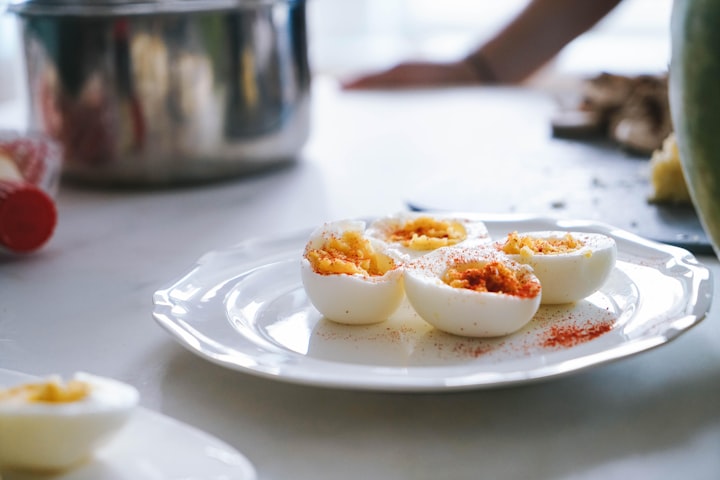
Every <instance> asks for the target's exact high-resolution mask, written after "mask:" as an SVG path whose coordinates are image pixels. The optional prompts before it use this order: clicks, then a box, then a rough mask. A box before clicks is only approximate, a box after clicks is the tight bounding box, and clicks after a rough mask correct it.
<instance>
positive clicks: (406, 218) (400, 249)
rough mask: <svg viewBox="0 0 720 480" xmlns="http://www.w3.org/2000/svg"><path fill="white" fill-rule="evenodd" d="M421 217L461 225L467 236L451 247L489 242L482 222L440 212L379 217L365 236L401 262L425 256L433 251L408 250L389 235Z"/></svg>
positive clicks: (402, 213)
mask: <svg viewBox="0 0 720 480" xmlns="http://www.w3.org/2000/svg"><path fill="white" fill-rule="evenodd" d="M422 217H428V218H431V219H434V220H438V221H448V222H457V223H459V224H461V225H462V226H463V227H464V228H465V232H466V234H467V236H466V238H465V239H464V240H462V241H460V242H458V243H456V244H455V245H451V246H467V245H474V244H486V243H490V241H491V240H490V235H489V233H488V229H487V227H486V226H485V223H484V222H482V221H480V220H477V219H472V218H469V217H463V216H458V215H455V214H450V213H440V212H432V213H429V212H400V213H396V214H393V215H388V216H385V217H381V218H378V219H376V220H374V221H373V222H371V223H370V225H369V226H368V228H367V231H366V234H367V236H368V237H371V238H376V239H378V240H380V241H383V242H385V243H386V244H387V252H388V254H389V255H391V256H393V257H394V258H398V259H400V260H402V261H409V260H412V259H414V258H418V257H420V256H422V255H426V254H428V253H430V252H432V251H433V250H432V249H429V250H416V249H413V248H409V247H407V246H405V245H403V244H402V243H401V242H396V241H391V240H390V235H391V234H392V233H393V232H395V231H396V230H399V229H402V228H403V227H404V226H405V225H406V224H407V223H408V222H411V221H413V220H416V219H418V218H422Z"/></svg>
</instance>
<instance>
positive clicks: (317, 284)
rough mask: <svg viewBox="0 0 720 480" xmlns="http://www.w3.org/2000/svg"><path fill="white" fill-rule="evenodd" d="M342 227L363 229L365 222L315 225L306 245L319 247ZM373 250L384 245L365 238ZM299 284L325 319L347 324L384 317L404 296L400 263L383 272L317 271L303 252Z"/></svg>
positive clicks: (385, 317)
mask: <svg viewBox="0 0 720 480" xmlns="http://www.w3.org/2000/svg"><path fill="white" fill-rule="evenodd" d="M345 231H357V232H360V233H364V231H365V222H362V221H356V220H341V221H337V222H331V223H328V224H325V225H323V226H322V227H319V228H318V229H316V230H315V231H314V232H313V233H312V234H311V235H310V238H309V240H308V243H307V246H306V250H305V251H306V252H307V251H308V249H317V248H320V247H322V245H323V244H324V242H325V241H326V240H327V239H328V238H329V237H330V236H333V235H336V236H337V235H342V233H343V232H345ZM368 240H369V241H370V244H371V245H372V247H373V248H374V250H375V251H376V252H378V253H380V254H384V253H383V252H384V250H385V245H384V244H383V243H382V242H380V241H378V240H377V239H372V238H369V239H368ZM300 274H301V279H302V284H303V287H304V289H305V293H306V294H307V297H308V299H309V300H310V303H312V305H313V306H314V307H315V308H316V309H317V310H318V311H319V312H320V313H321V314H322V315H323V316H324V317H326V318H327V319H328V320H332V321H334V322H337V323H344V324H349V325H367V324H373V323H379V322H382V321H384V320H386V319H387V318H388V317H389V316H390V315H392V314H393V313H394V312H395V310H397V308H398V307H399V306H400V303H401V302H402V300H403V297H404V291H403V277H402V267H401V265H400V264H399V263H398V265H397V268H395V269H391V270H389V271H387V272H386V273H385V274H384V275H382V276H371V275H361V274H352V275H351V274H345V273H341V274H325V273H317V272H316V271H315V270H314V269H313V267H312V265H311V263H310V261H308V260H307V259H306V258H305V256H303V258H302V259H301V263H300Z"/></svg>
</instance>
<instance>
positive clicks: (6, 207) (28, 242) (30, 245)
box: [0, 180, 57, 253]
mask: <svg viewBox="0 0 720 480" xmlns="http://www.w3.org/2000/svg"><path fill="white" fill-rule="evenodd" d="M56 224H57V209H56V208H55V202H54V201H53V200H52V198H50V196H49V195H48V194H47V193H45V192H44V191H43V190H41V189H40V188H38V187H36V186H35V185H33V184H30V183H24V182H14V181H2V180H0V245H1V246H3V247H5V248H6V249H8V250H10V251H13V252H19V253H22V252H31V251H33V250H37V249H38V248H40V247H41V246H43V245H44V244H45V243H46V242H47V241H48V240H49V239H50V237H51V236H52V234H53V232H54V231H55V225H56Z"/></svg>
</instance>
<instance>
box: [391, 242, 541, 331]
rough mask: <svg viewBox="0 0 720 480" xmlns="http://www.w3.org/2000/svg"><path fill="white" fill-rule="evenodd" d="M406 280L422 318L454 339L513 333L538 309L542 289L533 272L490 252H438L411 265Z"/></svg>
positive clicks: (450, 249) (456, 249) (446, 249)
mask: <svg viewBox="0 0 720 480" xmlns="http://www.w3.org/2000/svg"><path fill="white" fill-rule="evenodd" d="M404 277H405V294H406V295H407V299H408V301H409V302H410V304H411V305H412V307H413V308H414V309H415V311H416V312H417V313H418V315H420V316H421V317H422V318H423V319H424V320H425V321H426V322H428V323H429V324H430V325H432V326H434V327H435V328H437V329H438V330H442V331H444V332H447V333H452V334H455V335H463V336H469V337H497V336H502V335H507V334H510V333H513V332H515V331H517V330H519V329H520V328H522V327H523V326H524V325H526V324H527V323H528V322H530V320H532V318H533V316H534V315H535V313H536V312H537V310H538V308H539V306H540V298H541V290H542V289H541V285H540V281H539V280H538V278H537V277H536V276H535V275H534V274H533V272H532V268H530V267H529V266H527V265H522V264H520V263H518V262H515V261H514V260H511V259H510V258H508V257H506V256H505V255H502V254H500V253H498V252H494V251H492V250H491V249H488V248H477V247H475V248H473V247H444V248H440V249H438V250H436V251H434V252H432V253H429V254H427V255H425V256H423V257H420V258H418V259H416V260H414V261H413V262H410V263H409V264H407V265H406V267H405V274H404Z"/></svg>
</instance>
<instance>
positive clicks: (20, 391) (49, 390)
mask: <svg viewBox="0 0 720 480" xmlns="http://www.w3.org/2000/svg"><path fill="white" fill-rule="evenodd" d="M89 394H90V385H89V384H88V383H86V382H81V381H79V380H70V381H69V382H67V383H65V384H62V383H60V382H59V381H54V380H51V381H47V382H43V383H28V384H25V385H19V386H17V387H12V388H9V389H7V390H2V391H0V400H2V399H9V398H20V399H22V400H25V401H27V402H37V403H72V402H77V401H80V400H82V399H84V398H85V397H87V396H88V395H89Z"/></svg>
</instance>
